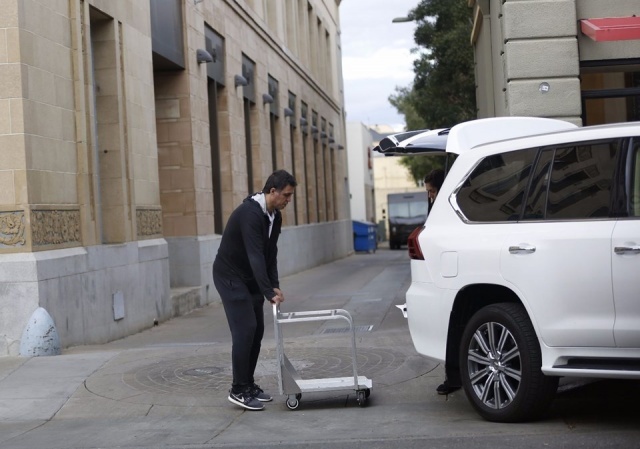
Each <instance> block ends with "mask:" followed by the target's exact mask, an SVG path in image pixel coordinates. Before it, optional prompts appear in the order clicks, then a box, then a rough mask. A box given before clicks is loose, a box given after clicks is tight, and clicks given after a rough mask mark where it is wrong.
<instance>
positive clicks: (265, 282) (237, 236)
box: [213, 170, 297, 410]
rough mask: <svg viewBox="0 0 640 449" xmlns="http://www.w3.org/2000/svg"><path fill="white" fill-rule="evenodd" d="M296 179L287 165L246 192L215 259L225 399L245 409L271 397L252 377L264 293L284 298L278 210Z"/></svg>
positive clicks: (259, 406)
mask: <svg viewBox="0 0 640 449" xmlns="http://www.w3.org/2000/svg"><path fill="white" fill-rule="evenodd" d="M296 185H297V182H296V180H295V178H294V177H293V176H292V175H291V174H289V173H287V172H286V171H284V170H278V171H275V172H274V173H272V174H271V176H269V178H268V179H267V181H266V183H265V185H264V188H263V189H262V192H260V193H256V194H254V195H251V196H249V197H247V198H246V199H245V200H244V201H243V202H242V204H240V205H239V206H238V207H237V208H236V209H235V210H234V211H233V212H232V213H231V216H230V217H229V221H228V222H227V226H226V227H225V230H224V233H223V234H222V240H221V241H220V248H219V249H218V254H217V255H216V258H215V261H214V262H213V283H214V284H215V286H216V290H218V293H219V294H220V298H221V299H222V305H223V307H224V311H225V314H226V316H227V321H228V323H229V329H230V330H231V339H232V344H233V346H232V349H231V365H232V369H233V383H232V385H231V390H229V397H228V399H229V401H230V402H232V403H233V404H236V405H239V406H240V407H244V408H246V409H248V410H262V409H263V408H264V405H263V404H262V403H263V402H269V401H271V400H272V397H271V396H270V395H269V394H267V393H265V392H264V391H263V390H262V389H261V388H260V387H259V386H258V385H257V384H256V383H255V379H254V373H255V369H256V365H257V363H258V356H259V355H260V347H261V343H262V337H263V335H264V312H263V305H264V299H265V298H267V299H268V300H269V301H270V302H271V303H274V304H279V303H281V302H282V301H284V295H283V293H282V291H281V290H280V282H279V280H278V267H277V265H278V264H277V255H278V246H277V244H278V237H279V235H280V228H281V226H282V214H281V212H280V210H281V209H284V208H285V207H286V206H287V204H289V202H290V201H291V199H292V196H293V192H294V187H295V186H296Z"/></svg>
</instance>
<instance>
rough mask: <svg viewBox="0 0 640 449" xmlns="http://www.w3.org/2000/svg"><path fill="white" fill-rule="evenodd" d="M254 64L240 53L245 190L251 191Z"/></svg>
mask: <svg viewBox="0 0 640 449" xmlns="http://www.w3.org/2000/svg"><path fill="white" fill-rule="evenodd" d="M255 67H256V64H255V62H253V61H252V60H251V59H249V58H248V57H247V56H245V55H242V76H243V77H244V78H245V79H246V80H247V85H246V86H243V87H242V97H243V104H244V138H245V154H246V160H247V191H248V193H249V194H251V193H253V191H254V190H253V141H252V138H251V133H252V131H253V129H252V126H251V116H252V115H253V114H252V113H253V109H254V108H255V105H256V94H255V81H254V74H255Z"/></svg>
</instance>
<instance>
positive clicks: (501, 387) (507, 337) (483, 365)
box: [467, 322, 522, 409]
mask: <svg viewBox="0 0 640 449" xmlns="http://www.w3.org/2000/svg"><path fill="white" fill-rule="evenodd" d="M467 361H468V363H467V367H468V371H469V380H470V381H471V386H472V388H473V391H474V393H475V394H476V395H477V396H478V398H479V399H480V400H481V401H482V403H483V404H484V405H485V406H486V407H489V408H492V409H501V408H505V407H507V406H508V405H509V404H511V402H512V401H513V400H514V399H515V397H516V395H517V393H518V388H519V387H520V382H521V380H522V364H521V359H520V349H519V348H518V344H517V342H516V340H515V338H514V337H513V335H512V334H511V332H509V330H508V329H507V328H506V327H504V326H503V325H502V324H500V323H496V322H488V323H484V324H482V325H481V326H480V327H478V329H477V330H476V331H475V333H474V335H473V338H472V339H471V341H470V344H469V350H468V352H467Z"/></svg>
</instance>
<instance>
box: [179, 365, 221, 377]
mask: <svg viewBox="0 0 640 449" xmlns="http://www.w3.org/2000/svg"><path fill="white" fill-rule="evenodd" d="M220 372H222V368H218V367H217V366H204V367H202V368H192V369H188V370H186V371H184V372H183V374H184V375H185V376H211V375H214V374H218V373H220Z"/></svg>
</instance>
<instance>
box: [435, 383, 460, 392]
mask: <svg viewBox="0 0 640 449" xmlns="http://www.w3.org/2000/svg"><path fill="white" fill-rule="evenodd" d="M459 389H460V387H454V386H453V385H449V382H447V381H446V380H445V381H444V382H443V383H441V384H440V385H438V388H436V393H438V394H449V393H453V392H454V391H456V390H459Z"/></svg>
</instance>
